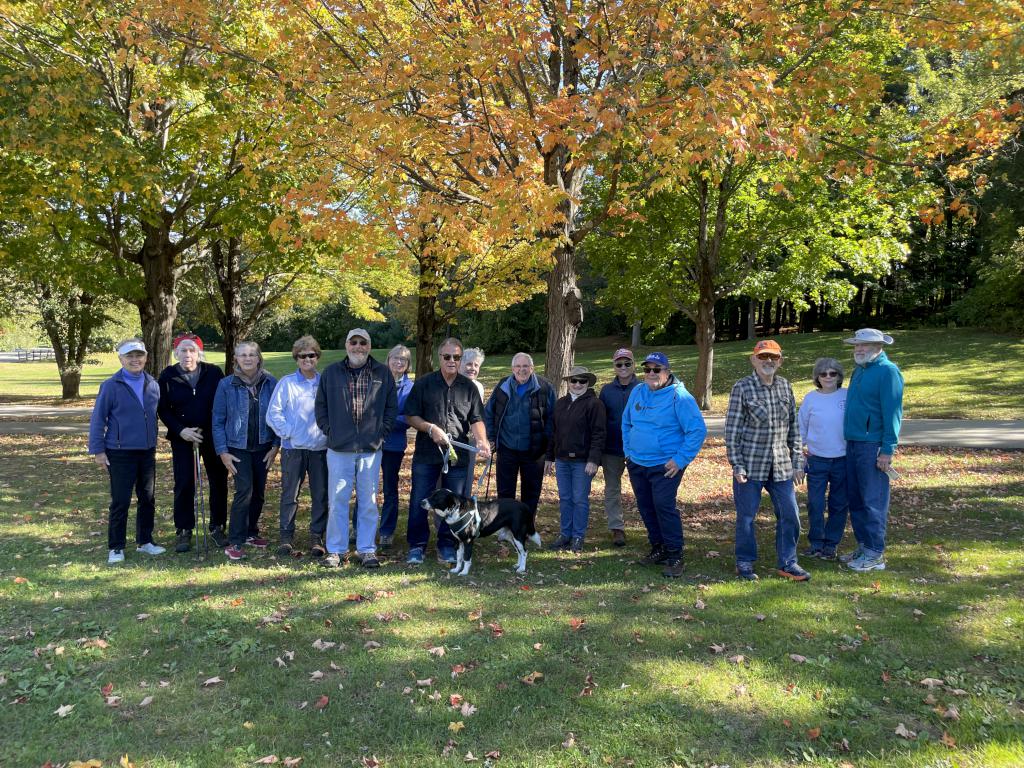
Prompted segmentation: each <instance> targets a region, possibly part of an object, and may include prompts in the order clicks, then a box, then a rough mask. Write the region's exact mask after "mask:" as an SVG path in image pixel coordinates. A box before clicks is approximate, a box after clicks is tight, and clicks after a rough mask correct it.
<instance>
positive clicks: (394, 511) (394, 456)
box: [353, 344, 412, 549]
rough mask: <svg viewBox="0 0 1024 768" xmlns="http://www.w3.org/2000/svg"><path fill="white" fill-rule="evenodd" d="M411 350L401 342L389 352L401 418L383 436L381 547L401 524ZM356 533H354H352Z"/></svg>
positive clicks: (410, 384)
mask: <svg viewBox="0 0 1024 768" xmlns="http://www.w3.org/2000/svg"><path fill="white" fill-rule="evenodd" d="M410 362H412V353H411V352H410V351H409V348H408V347H406V346H404V345H402V344H398V345H396V346H395V347H393V348H392V349H391V351H390V352H388V361H387V365H388V370H389V371H391V375H392V376H393V377H394V379H395V389H396V390H397V391H396V394H397V395H398V418H396V419H395V426H393V427H392V428H391V432H390V433H388V436H387V437H386V438H385V439H384V445H382V446H381V459H380V471H381V478H382V480H383V487H384V506H383V507H381V511H380V548H381V549H388V548H390V547H391V545H392V543H393V542H394V540H395V528H396V527H398V471H399V470H400V469H401V468H402V459H403V458H404V457H405V449H406V445H407V444H408V441H409V437H408V434H407V433H408V432H409V424H408V423H407V422H406V420H405V400H406V398H408V397H409V392H410V391H412V379H410V378H409V364H410ZM353 535H354V534H353Z"/></svg>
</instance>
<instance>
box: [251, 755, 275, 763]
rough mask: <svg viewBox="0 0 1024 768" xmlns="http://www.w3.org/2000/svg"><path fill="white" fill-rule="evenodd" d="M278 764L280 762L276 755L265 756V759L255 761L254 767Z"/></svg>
mask: <svg viewBox="0 0 1024 768" xmlns="http://www.w3.org/2000/svg"><path fill="white" fill-rule="evenodd" d="M279 762H281V761H280V760H279V759H278V757H277V755H267V756H266V757H261V758H260V759H259V760H257V761H256V765H276V764H277V763H279Z"/></svg>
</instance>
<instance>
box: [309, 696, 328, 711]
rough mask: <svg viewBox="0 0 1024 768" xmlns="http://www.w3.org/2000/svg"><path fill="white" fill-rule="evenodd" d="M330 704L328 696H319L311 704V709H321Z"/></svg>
mask: <svg viewBox="0 0 1024 768" xmlns="http://www.w3.org/2000/svg"><path fill="white" fill-rule="evenodd" d="M330 703H331V700H330V698H329V697H328V696H320V698H318V699H317V700H316V701H314V702H313V709H323V708H324V707H326V706H327V705H328V704H330Z"/></svg>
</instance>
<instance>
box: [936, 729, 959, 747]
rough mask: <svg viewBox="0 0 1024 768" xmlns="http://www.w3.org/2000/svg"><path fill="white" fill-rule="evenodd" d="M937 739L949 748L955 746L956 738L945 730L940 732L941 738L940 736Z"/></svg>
mask: <svg viewBox="0 0 1024 768" xmlns="http://www.w3.org/2000/svg"><path fill="white" fill-rule="evenodd" d="M939 741H940V742H942V743H943V744H945V745H946V746H947V747H949V748H950V749H953V747H955V746H956V739H954V738H953V737H952V736H950V735H949V733H948V732H946V731H943V732H942V738H940V739H939Z"/></svg>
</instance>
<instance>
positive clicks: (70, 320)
mask: <svg viewBox="0 0 1024 768" xmlns="http://www.w3.org/2000/svg"><path fill="white" fill-rule="evenodd" d="M37 290H38V294H39V313H40V315H41V317H42V320H43V328H44V330H45V331H46V335H47V337H48V338H49V339H50V344H51V345H52V346H53V356H54V360H55V362H56V363H57V372H58V374H59V375H60V388H61V399H63V400H77V399H78V398H79V397H80V388H81V383H82V366H83V365H84V364H85V355H86V352H87V350H88V346H89V339H90V338H91V337H92V332H93V330H94V329H95V328H96V327H97V326H98V325H99V324H100V323H102V322H103V319H104V313H103V310H102V308H101V307H100V306H97V301H96V297H95V296H93V295H92V294H89V293H85V292H78V290H77V289H72V290H71V292H70V293H64V292H62V291H60V290H56V291H55V290H52V289H51V288H50V287H49V286H47V285H37Z"/></svg>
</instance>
